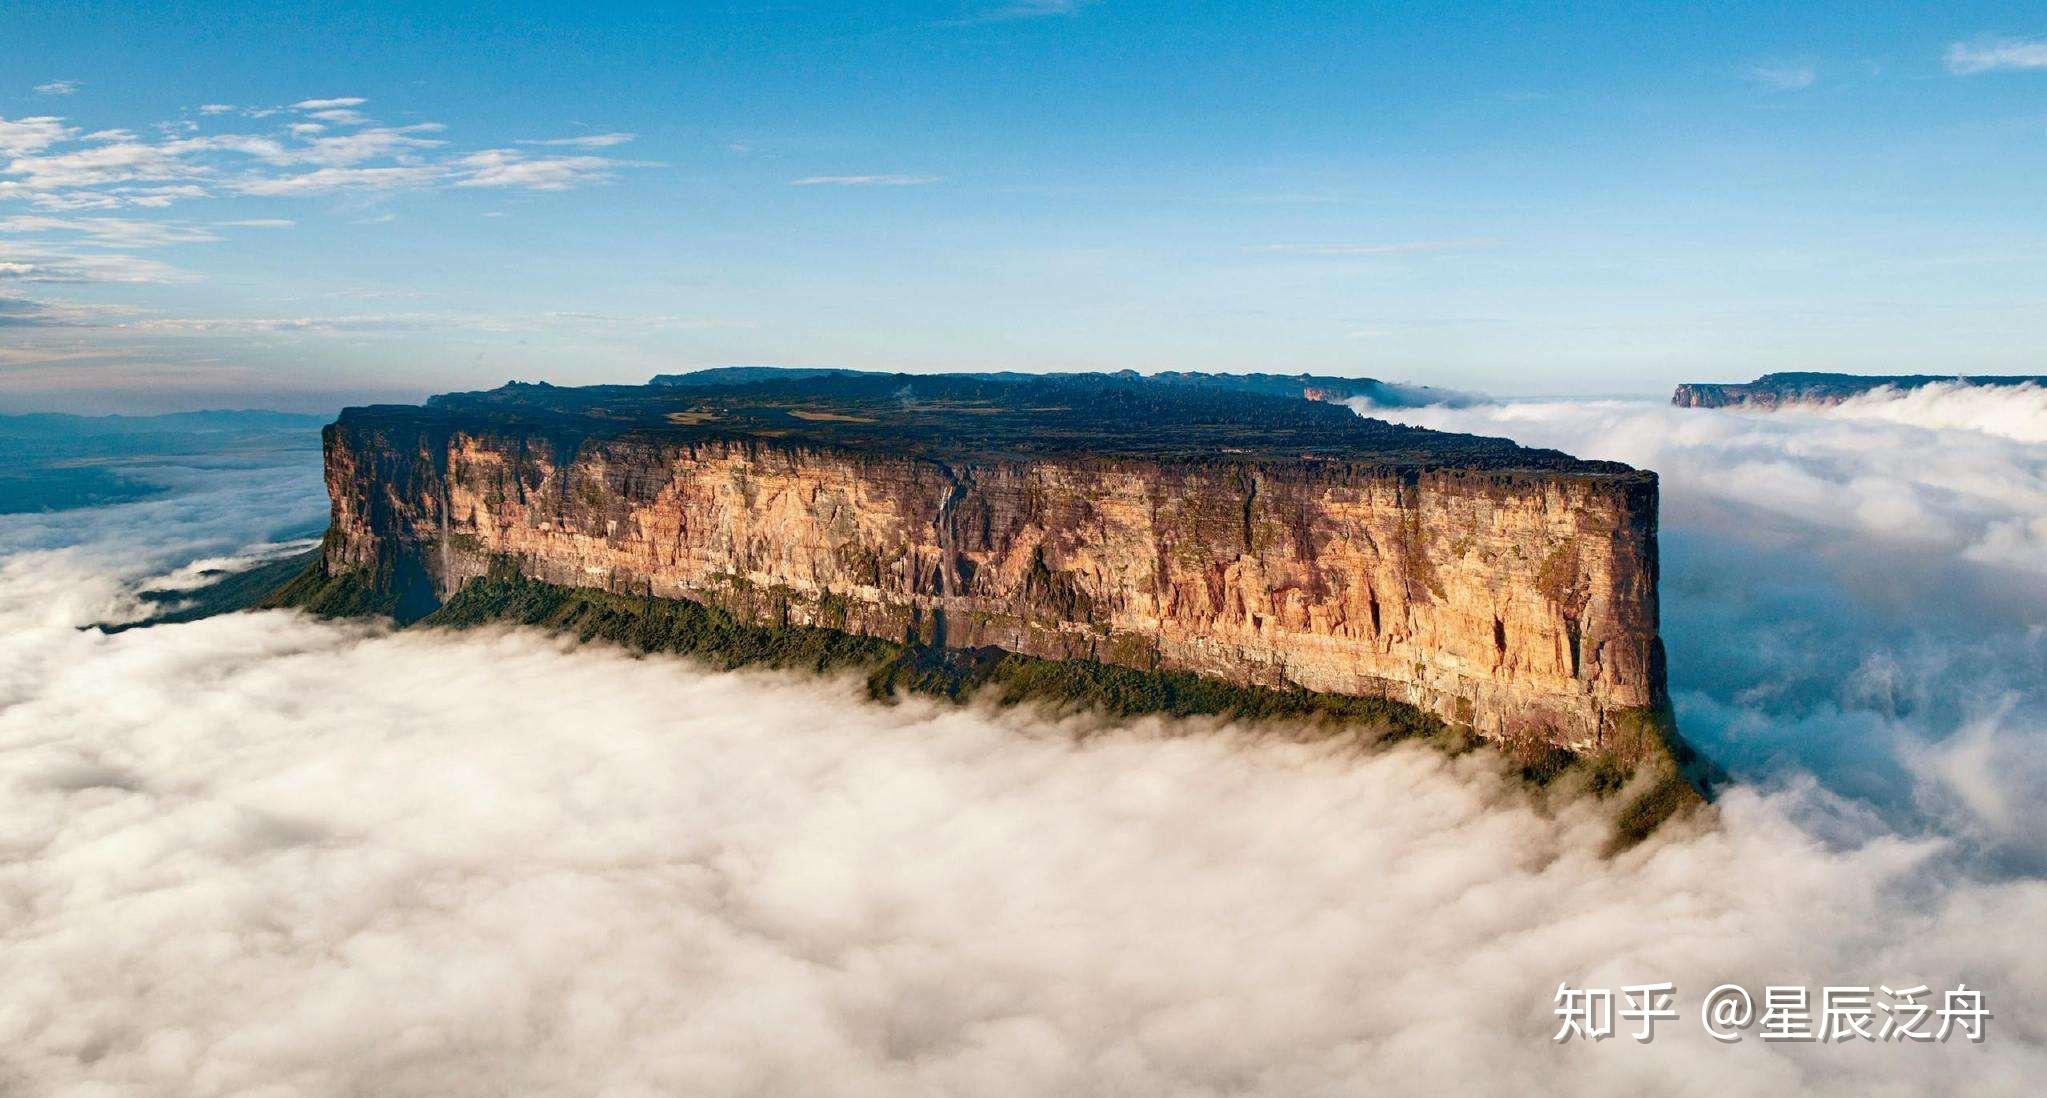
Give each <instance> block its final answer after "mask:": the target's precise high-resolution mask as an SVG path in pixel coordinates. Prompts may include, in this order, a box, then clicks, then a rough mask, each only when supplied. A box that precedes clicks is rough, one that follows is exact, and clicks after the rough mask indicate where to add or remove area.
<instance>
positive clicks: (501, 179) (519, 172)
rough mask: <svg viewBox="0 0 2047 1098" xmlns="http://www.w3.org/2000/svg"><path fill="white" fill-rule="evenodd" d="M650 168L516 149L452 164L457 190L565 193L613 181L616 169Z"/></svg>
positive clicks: (485, 153)
mask: <svg viewBox="0 0 2047 1098" xmlns="http://www.w3.org/2000/svg"><path fill="white" fill-rule="evenodd" d="M626 165H631V166H635V167H649V166H651V165H649V164H647V163H645V162H643V161H622V160H611V159H607V158H605V157H601V156H541V157H529V156H527V155H526V154H524V153H522V152H519V151H518V150H516V149H485V150H484V151H482V152H479V153H472V154H470V155H468V156H465V157H463V158H462V159H460V160H458V161H456V162H455V168H456V170H457V171H458V173H459V174H460V178H458V179H456V180H455V186H457V187H518V188H521V189H523V190H529V191H564V190H568V189H569V188H571V187H577V186H581V185H583V184H586V183H602V182H605V181H607V180H609V179H611V178H612V171H613V170H614V169H616V168H619V167H622V166H626Z"/></svg>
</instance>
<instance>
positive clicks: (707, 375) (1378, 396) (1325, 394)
mask: <svg viewBox="0 0 2047 1098" xmlns="http://www.w3.org/2000/svg"><path fill="white" fill-rule="evenodd" d="M872 376H874V375H873V373H872V372H871V371H864V370H847V369H839V368H833V367H803V366H713V367H710V368H709V369H703V370H691V371H689V372H688V373H681V374H656V375H654V377H653V378H652V379H650V380H649V381H648V382H647V383H648V384H649V385H660V386H666V387H671V388H710V387H715V386H726V385H752V384H758V383H762V382H770V381H775V382H789V381H806V380H826V379H833V378H846V377H872ZM907 376H925V375H907ZM932 376H937V375H932ZM943 376H947V377H955V378H973V379H975V380H979V381H1010V382H1024V381H1031V380H1035V379H1040V378H1047V377H1053V378H1066V379H1072V380H1085V379H1089V378H1099V379H1103V380H1111V379H1113V380H1117V381H1144V382H1151V383H1154V384H1158V385H1172V386H1181V387H1188V388H1201V389H1223V390H1228V391H1232V392H1244V393H1258V394H1260V395H1263V396H1283V397H1299V398H1302V399H1305V400H1320V401H1328V402H1330V403H1341V402H1343V401H1346V400H1359V399H1362V400H1365V401H1368V402H1370V403H1372V404H1374V405H1376V406H1378V407H1381V408H1419V407H1423V406H1425V405H1430V404H1444V405H1450V406H1453V407H1455V406H1462V405H1466V404H1472V403H1476V402H1477V399H1478V398H1476V397H1474V396H1472V395H1471V394H1469V393H1461V392H1458V391H1456V390H1454V389H1439V388H1436V387H1435V386H1431V385H1409V384H1405V383H1402V382H1396V381H1381V380H1379V379H1378V378H1370V377H1337V376H1334V375H1328V374H1211V373H1202V372H1199V371H1183V370H1168V371H1165V372H1163V373H1156V374H1141V373H1138V372H1137V371H1136V370H1117V371H1113V372H1107V371H1090V372H1077V373H1051V374H1033V373H1024V372H1021V371H1016V370H997V371H987V372H974V373H961V374H947V375H943Z"/></svg>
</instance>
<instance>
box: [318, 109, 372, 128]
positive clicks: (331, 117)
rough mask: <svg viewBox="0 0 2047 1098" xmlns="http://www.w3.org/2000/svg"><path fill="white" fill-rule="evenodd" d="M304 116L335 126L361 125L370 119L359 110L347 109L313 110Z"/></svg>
mask: <svg viewBox="0 0 2047 1098" xmlns="http://www.w3.org/2000/svg"><path fill="white" fill-rule="evenodd" d="M306 117H307V118H317V119H319V120H320V121H322V122H331V123H333V124H334V125H337V126H361V125H364V124H366V123H368V122H369V120H370V119H369V116H368V115H366V114H363V113H362V112H360V111H349V110H335V111H314V112H312V113H311V114H308V115H307V116H306Z"/></svg>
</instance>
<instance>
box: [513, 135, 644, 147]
mask: <svg viewBox="0 0 2047 1098" xmlns="http://www.w3.org/2000/svg"><path fill="white" fill-rule="evenodd" d="M637 136H639V135H638V134H630V133H589V134H584V135H582V136H580V137H550V138H548V139H546V140H544V141H519V142H515V144H519V145H551V146H557V147H561V148H571V149H608V148H610V147H611V146H613V145H623V144H625V143H626V142H628V141H631V140H632V139H633V138H635V137H637Z"/></svg>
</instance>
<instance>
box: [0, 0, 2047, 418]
mask: <svg viewBox="0 0 2047 1098" xmlns="http://www.w3.org/2000/svg"><path fill="white" fill-rule="evenodd" d="M1565 7H1566V6H1561V5H1548V4H1495V5H1452V4H1428V5H1420V4H1414V5H1379V4H1360V3H1321V2H1315V0H1302V2H1295V3H1287V4H1271V5H1255V4H1243V3H1239V4H1213V3H1201V2H1191V3H1190V2H1175V3H1163V2H1156V3H1154V2H1139V0H935V2H929V3H905V4H823V3H816V4H803V3H791V4H774V3H743V2H735V3H700V4H687V5H653V4H647V5H637V4H606V5H589V6H571V5H547V4H531V3H516V2H501V3H491V4H464V3H437V4H431V5H425V4H418V5H413V4H393V3H374V2H370V3H358V4H350V5H345V6H342V5H307V4H303V3H289V4H268V3H260V2H257V3H237V4H233V5H228V4H219V3H178V2H160V3H150V4H136V3H89V2H78V0H69V2H46V0H16V2H14V3H11V4H8V5H6V6H5V8H4V9H0V58H4V61H0V411H20V410H70V411H95V412H103V411H124V412H135V411H155V410H171V409H179V408H196V407H219V406H243V407H247V406H261V407H275V408H287V409H293V410H306V411H327V410H331V409H333V408H336V407H338V406H339V405H341V404H343V403H360V402H364V401H370V400H416V399H418V398H420V397H421V396H423V395H424V394H426V393H429V392H435V391H443V390H449V389H467V388H481V387H489V386H494V385H497V384H500V383H502V382H504V381H505V380H507V379H511V378H518V379H522V380H548V381H553V382H556V383H564V384H568V383H576V384H584V383H597V382H636V381H641V380H644V379H645V378H646V377H647V376H648V375H650V374H653V373H656V372H661V371H670V370H681V369H690V368H697V367H704V366H714V365H726V364H784V365H801V366H845V367H858V368H871V369H897V370H904V371H911V372H928V371H939V370H949V369H1017V370H1077V369H1123V368H1134V369H1139V370H1158V369H1206V370H1276V371H1284V372H1300V371H1313V372H1322V373H1334V374H1343V375H1351V376H1374V377H1382V378H1388V379H1394V380H1410V381H1419V382H1425V383H1430V384H1438V385H1447V386H1452V387H1458V388H1467V389H1478V390H1483V391H1487V392H1493V393H1500V394H1510V395H1650V394H1657V393H1662V392H1667V390H1668V388H1669V387H1670V386H1671V385H1672V384H1675V383H1676V382H1679V381H1684V380H1744V379H1747V378H1750V377H1753V376H1755V375H1757V374H1760V373H1764V372H1768V371H1771V370H1783V369H1826V370H1843V371H1851V372H1868V373H1884V372H1908V371H1928V372H1959V373H2015V372H2016V373H2040V372H2043V369H2047V368H2043V366H2042V361H2041V356H2040V355H2039V352H2038V350H2037V349H2038V348H2039V347H2041V346H2043V345H2047V307H2043V305H2047V249H2043V248H2042V246H2041V245H2042V243H2043V242H2047V201H2043V192H2042V191H2041V188H2040V187H2039V180H2040V178H2042V171H2043V169H2047V5H2042V4H2037V3H2018V4H2014V3H1999V4H1975V3H1951V4H1942V5H1889V4H1871V3H1860V4H1809V5H1799V6H1797V8H1796V9H1795V10H1790V11H1787V10H1785V9H1784V7H1783V6H1782V5H1774V4H1767V5H1766V4H1753V5H1745V4H1716V5H1712V6H1710V7H1694V8H1690V9H1689V10H1685V11H1676V10H1657V11H1644V10H1643V9H1642V8H1641V6H1639V5H1625V4H1580V5H1569V6H1567V7H1568V10H1561V9H1564V8H1565ZM1673 7H1674V6H1673Z"/></svg>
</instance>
